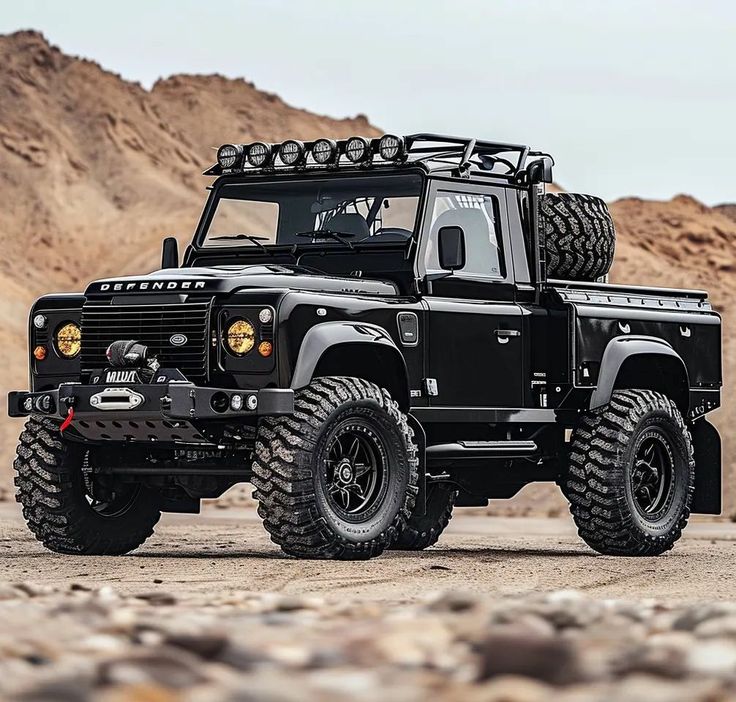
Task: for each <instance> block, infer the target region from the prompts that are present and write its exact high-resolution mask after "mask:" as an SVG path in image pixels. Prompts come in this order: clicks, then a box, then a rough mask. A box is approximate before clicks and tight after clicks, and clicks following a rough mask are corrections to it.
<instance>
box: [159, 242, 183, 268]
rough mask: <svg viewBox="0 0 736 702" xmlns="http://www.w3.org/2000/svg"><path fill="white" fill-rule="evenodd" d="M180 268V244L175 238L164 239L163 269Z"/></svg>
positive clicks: (162, 252)
mask: <svg viewBox="0 0 736 702" xmlns="http://www.w3.org/2000/svg"><path fill="white" fill-rule="evenodd" d="M178 267H179V242H178V241H177V240H176V239H174V237H173V236H167V237H166V238H165V239H164V244H163V249H162V251H161V268H178Z"/></svg>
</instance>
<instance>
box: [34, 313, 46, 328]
mask: <svg viewBox="0 0 736 702" xmlns="http://www.w3.org/2000/svg"><path fill="white" fill-rule="evenodd" d="M48 321H49V320H48V319H46V316H45V315H43V314H37V315H36V316H35V317H34V318H33V326H34V327H36V329H43V328H44V327H45V326H46V323H47V322H48Z"/></svg>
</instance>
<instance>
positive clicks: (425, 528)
mask: <svg viewBox="0 0 736 702" xmlns="http://www.w3.org/2000/svg"><path fill="white" fill-rule="evenodd" d="M457 492H458V491H457V489H456V488H455V487H453V486H452V485H449V484H448V483H430V484H429V485H427V507H426V510H425V512H424V514H423V515H418V514H412V516H411V519H409V521H408V522H407V524H406V527H404V530H403V531H402V532H401V534H400V535H399V538H398V539H397V540H396V543H395V544H394V545H393V547H392V548H395V549H397V550H401V551H421V550H422V549H425V548H428V547H429V546H432V545H433V544H436V543H437V540H438V539H439V538H440V535H441V534H442V532H443V531H444V530H445V529H446V528H447V525H448V524H449V523H450V519H452V508H453V507H454V506H455V498H456V497H457Z"/></svg>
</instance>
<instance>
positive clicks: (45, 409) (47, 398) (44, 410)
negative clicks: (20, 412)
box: [34, 395, 54, 414]
mask: <svg viewBox="0 0 736 702" xmlns="http://www.w3.org/2000/svg"><path fill="white" fill-rule="evenodd" d="M34 405H35V407H36V411H37V412H40V413H41V414H48V413H49V412H53V411H54V401H53V399H52V397H51V395H39V396H38V397H37V398H36V401H35V403H34Z"/></svg>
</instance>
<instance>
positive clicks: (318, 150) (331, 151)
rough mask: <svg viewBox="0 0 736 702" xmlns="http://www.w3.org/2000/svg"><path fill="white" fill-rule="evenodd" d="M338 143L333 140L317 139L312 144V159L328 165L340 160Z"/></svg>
mask: <svg viewBox="0 0 736 702" xmlns="http://www.w3.org/2000/svg"><path fill="white" fill-rule="evenodd" d="M338 157H339V156H338V150H337V142H336V141H333V140H332V139H317V141H315V142H314V144H312V158H313V159H314V162H315V163H319V164H320V165H323V166H324V165H327V164H329V163H334V162H335V161H337V159H338Z"/></svg>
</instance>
